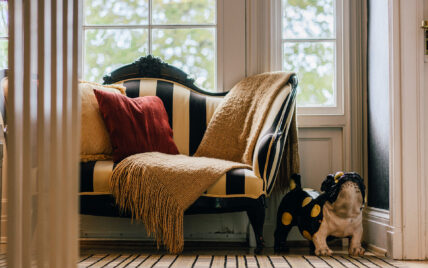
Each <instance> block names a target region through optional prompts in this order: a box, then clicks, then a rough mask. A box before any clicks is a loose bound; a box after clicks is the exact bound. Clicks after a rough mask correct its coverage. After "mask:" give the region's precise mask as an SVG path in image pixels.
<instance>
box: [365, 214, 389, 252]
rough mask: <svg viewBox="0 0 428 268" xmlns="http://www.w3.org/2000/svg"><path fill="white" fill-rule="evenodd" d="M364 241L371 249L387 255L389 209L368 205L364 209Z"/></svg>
mask: <svg viewBox="0 0 428 268" xmlns="http://www.w3.org/2000/svg"><path fill="white" fill-rule="evenodd" d="M363 228H364V235H363V241H364V242H365V243H366V244H367V247H368V249H369V250H371V251H373V252H375V253H378V254H381V255H386V253H387V249H388V235H387V233H388V230H389V228H390V227H389V211H388V210H384V209H378V208H372V207H366V208H365V209H364V211H363Z"/></svg>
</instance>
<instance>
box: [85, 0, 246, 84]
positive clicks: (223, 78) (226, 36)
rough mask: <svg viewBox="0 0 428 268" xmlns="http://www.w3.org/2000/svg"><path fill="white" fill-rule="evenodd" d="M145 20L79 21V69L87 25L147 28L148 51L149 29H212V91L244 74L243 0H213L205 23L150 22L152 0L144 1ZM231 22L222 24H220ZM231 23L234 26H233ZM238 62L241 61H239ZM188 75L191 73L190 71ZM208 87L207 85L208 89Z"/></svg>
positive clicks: (150, 43)
mask: <svg viewBox="0 0 428 268" xmlns="http://www.w3.org/2000/svg"><path fill="white" fill-rule="evenodd" d="M148 4H149V6H148V8H149V10H148V24H144V25H139V24H136V25H135V24H134V25H87V24H85V23H84V24H83V26H82V27H83V34H82V49H83V53H82V58H83V59H82V70H83V72H84V64H85V59H84V56H85V49H86V48H85V30H89V29H147V30H148V39H149V40H148V44H147V45H148V54H151V52H152V29H192V28H210V29H215V53H216V56H215V58H216V60H215V74H214V75H215V77H216V79H215V85H214V92H222V91H227V90H230V89H231V87H232V86H233V85H234V83H236V82H238V81H239V79H240V78H242V77H243V76H244V75H245V51H242V43H244V44H245V0H238V1H236V0H235V1H224V0H216V16H215V18H214V23H208V24H167V25H164V24H152V0H149V1H148ZM225 23H226V24H227V25H234V26H233V27H228V28H227V29H225V28H224V24H225ZM237 26H238V27H240V28H242V30H241V32H242V34H238V35H236V34H234V33H233V31H234V30H235V31H236V27H237ZM234 27H235V29H233V28H234ZM240 63H241V64H240ZM190 75H192V74H190ZM208 90H209V89H208Z"/></svg>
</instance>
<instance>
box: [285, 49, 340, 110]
mask: <svg viewBox="0 0 428 268" xmlns="http://www.w3.org/2000/svg"><path fill="white" fill-rule="evenodd" d="M334 55H335V43H334V42H310V43H309V42H302V43H294V42H286V43H284V57H283V60H284V62H283V69H284V70H285V71H292V72H296V73H297V75H298V77H299V93H298V97H297V102H298V105H299V106H332V105H335V96H334V95H335V94H334V93H335V82H334V81H335V57H334Z"/></svg>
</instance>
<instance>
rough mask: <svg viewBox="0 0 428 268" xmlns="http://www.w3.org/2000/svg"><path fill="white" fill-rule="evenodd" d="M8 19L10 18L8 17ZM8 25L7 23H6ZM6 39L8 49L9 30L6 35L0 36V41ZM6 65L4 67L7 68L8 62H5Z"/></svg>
mask: <svg viewBox="0 0 428 268" xmlns="http://www.w3.org/2000/svg"><path fill="white" fill-rule="evenodd" d="M9 19H10V18H9ZM8 26H9V25H8ZM5 40H6V41H7V45H8V49H7V50H8V51H9V32H8V33H7V34H6V35H2V36H0V41H5ZM7 65H8V66H5V69H8V68H9V62H8V63H7Z"/></svg>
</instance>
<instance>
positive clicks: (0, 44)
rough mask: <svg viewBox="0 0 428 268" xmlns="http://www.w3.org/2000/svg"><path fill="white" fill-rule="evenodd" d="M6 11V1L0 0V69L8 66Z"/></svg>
mask: <svg viewBox="0 0 428 268" xmlns="http://www.w3.org/2000/svg"><path fill="white" fill-rule="evenodd" d="M7 47H8V11H7V2H6V1H0V70H1V69H6V68H7V66H8V63H7V61H8V57H7Z"/></svg>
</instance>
